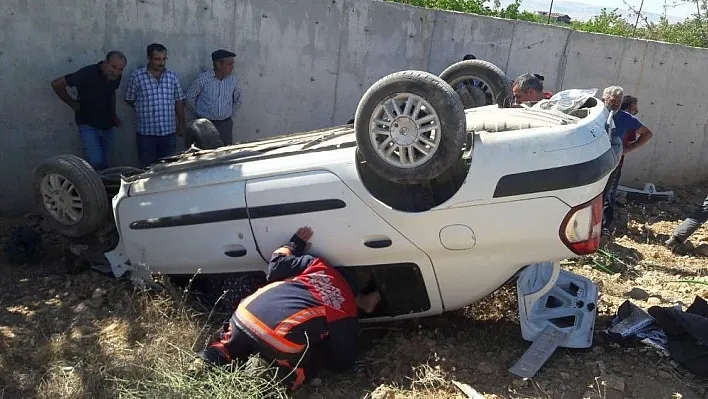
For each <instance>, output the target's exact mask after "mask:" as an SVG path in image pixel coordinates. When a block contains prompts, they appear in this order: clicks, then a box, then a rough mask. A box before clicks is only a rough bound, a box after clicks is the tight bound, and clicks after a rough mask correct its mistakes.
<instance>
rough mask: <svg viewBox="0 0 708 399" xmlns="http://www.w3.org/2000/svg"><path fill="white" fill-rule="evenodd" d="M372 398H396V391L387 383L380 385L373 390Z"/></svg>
mask: <svg viewBox="0 0 708 399" xmlns="http://www.w3.org/2000/svg"><path fill="white" fill-rule="evenodd" d="M371 399H396V392H395V391H394V390H393V389H391V388H389V387H387V386H385V385H379V386H378V387H377V388H376V389H375V390H374V392H371Z"/></svg>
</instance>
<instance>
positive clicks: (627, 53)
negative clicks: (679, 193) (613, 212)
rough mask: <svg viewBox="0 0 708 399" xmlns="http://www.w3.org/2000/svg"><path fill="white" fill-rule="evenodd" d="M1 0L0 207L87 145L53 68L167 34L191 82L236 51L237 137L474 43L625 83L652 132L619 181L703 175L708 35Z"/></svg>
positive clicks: (491, 56)
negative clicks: (690, 42)
mask: <svg viewBox="0 0 708 399" xmlns="http://www.w3.org/2000/svg"><path fill="white" fill-rule="evenodd" d="M42 4H44V3H43V2H36V1H31V0H4V1H2V2H0V24H1V25H0V26H3V31H4V34H3V35H0V70H2V71H3V73H2V75H1V76H0V88H1V90H2V94H3V95H2V99H3V101H2V106H1V107H0V145H2V148H3V151H2V153H1V154H0V170H1V171H2V173H0V210H2V211H24V210H30V209H32V207H33V204H32V203H31V195H30V193H31V171H32V169H33V168H34V166H35V165H36V164H37V163H38V162H39V161H41V160H42V159H43V158H46V157H48V156H51V155H54V154H58V153H66V152H70V153H75V154H77V155H80V154H81V147H80V142H79V139H78V135H77V133H76V127H75V125H74V122H73V115H72V112H71V110H70V109H69V108H68V107H67V106H66V105H64V104H63V103H62V102H61V101H60V100H59V99H58V98H56V96H55V95H54V93H53V92H52V89H51V87H50V85H49V83H50V81H51V80H52V79H53V78H55V77H57V76H60V75H62V74H66V73H69V72H72V71H74V70H76V69H78V68H80V67H82V66H84V65H86V64H88V63H94V62H96V61H98V60H100V59H101V58H102V57H103V56H104V54H105V53H106V52H107V51H109V50H112V49H120V50H122V51H124V52H125V53H126V54H127V56H128V59H129V60H128V61H129V63H128V68H127V69H126V71H125V75H124V76H125V77H124V79H123V84H122V85H121V88H120V95H121V96H122V92H123V90H124V89H125V83H126V81H127V75H129V74H130V73H131V72H132V71H133V70H134V69H135V68H137V67H138V66H140V65H141V64H143V63H144V62H145V47H146V46H147V45H148V44H149V43H151V42H159V43H162V44H164V45H165V46H166V47H167V48H168V53H169V61H168V66H169V67H170V68H172V69H173V70H174V71H176V72H177V73H178V74H179V75H180V78H181V81H182V84H183V86H185V89H186V87H187V86H188V85H189V84H190V83H191V81H192V79H193V78H194V77H195V76H196V74H197V73H198V72H200V71H202V70H204V69H207V68H209V67H210V59H209V54H210V53H211V51H213V50H214V49H215V48H219V47H224V48H227V49H232V50H234V51H235V52H236V53H238V57H237V58H236V71H235V74H236V76H237V77H238V79H239V80H240V82H241V85H242V87H243V96H244V103H243V106H242V108H241V109H240V111H239V112H238V114H237V115H236V116H235V129H234V132H235V136H236V139H237V140H245V139H255V138H259V137H266V136H270V135H274V134H280V133H287V132H293V131H303V130H309V129H315V128H320V127H326V126H331V125H334V124H341V123H345V122H346V121H347V120H349V119H350V118H352V117H353V114H354V111H355V109H356V106H357V103H358V100H359V97H360V96H361V94H362V93H363V92H364V91H365V90H366V89H367V88H368V87H369V85H371V84H372V83H373V82H374V81H375V80H377V79H379V78H380V77H382V76H384V75H386V74H388V73H391V72H395V71H398V70H401V69H423V70H429V71H430V72H432V73H440V72H441V71H442V70H443V69H444V68H445V67H447V66H448V65H449V64H451V63H453V62H456V61H458V60H460V59H461V57H462V56H463V55H464V54H466V53H473V54H475V55H476V56H477V57H478V58H482V59H486V60H489V61H491V62H493V63H495V64H497V65H498V66H500V67H501V68H502V69H503V70H505V71H506V72H507V74H508V75H509V78H513V77H516V76H518V75H519V74H521V73H523V72H526V71H532V72H539V73H542V74H544V75H545V76H546V86H547V88H548V89H550V90H553V91H557V90H560V89H565V88H572V87H597V88H599V89H600V90H601V89H602V88H604V87H605V86H607V85H610V84H619V85H622V86H624V87H625V89H626V92H627V94H633V95H636V96H638V97H639V98H640V101H641V102H640V114H639V117H640V118H641V119H642V120H643V121H644V122H645V123H646V124H647V125H648V126H649V127H650V128H652V129H653V131H654V132H655V139H654V140H653V141H652V142H651V143H650V144H648V145H647V147H646V148H643V149H642V150H641V151H638V152H637V153H635V154H631V155H630V156H629V157H628V159H627V160H626V163H625V171H624V172H623V182H624V183H625V184H636V185H638V186H640V187H641V186H642V185H643V182H644V181H653V182H655V183H665V184H672V185H680V184H687V183H691V182H694V181H696V180H698V179H702V178H705V177H706V175H707V174H708V172H706V163H708V157H706V156H705V155H706V154H705V153H706V150H707V149H708V143H707V142H706V137H707V129H708V113H706V112H705V109H706V102H705V100H704V99H705V98H706V91H708V86H707V85H706V84H705V83H704V81H705V80H704V79H703V77H704V76H705V72H704V67H702V66H705V65H708V51H705V50H700V49H694V48H687V47H681V46H672V45H667V44H663V43H656V42H645V41H637V40H630V39H621V38H616V37H611V36H604V35H594V34H586V33H581V32H573V31H571V30H568V29H562V28H557V27H550V26H544V25H538V24H531V23H526V22H515V21H508V20H501V19H496V18H488V17H479V16H472V15H465V14H459V13H450V12H441V11H432V10H424V9H418V8H413V7H407V6H402V5H399V4H392V3H382V2H378V1H366V0H326V1H325V0H114V1H108V0H63V1H61V2H59V3H57V4H56V5H51V6H50V7H45V6H44V5H42ZM118 112H119V115H120V116H121V117H122V119H123V121H124V127H122V128H120V129H118V131H117V141H116V144H115V147H114V151H113V153H112V154H111V157H112V162H114V163H120V164H135V163H137V154H136V151H135V134H134V131H133V127H134V118H133V115H132V112H131V110H130V108H128V107H127V106H125V105H124V104H122V103H121V104H120V107H119V111H118Z"/></svg>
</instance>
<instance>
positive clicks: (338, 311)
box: [200, 227, 381, 390]
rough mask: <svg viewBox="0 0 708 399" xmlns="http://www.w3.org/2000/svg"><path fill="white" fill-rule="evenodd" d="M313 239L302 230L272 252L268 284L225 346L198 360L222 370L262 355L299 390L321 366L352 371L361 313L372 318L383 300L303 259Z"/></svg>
mask: <svg viewBox="0 0 708 399" xmlns="http://www.w3.org/2000/svg"><path fill="white" fill-rule="evenodd" d="M311 236H312V230H311V229H310V228H309V227H301V228H300V229H298V231H297V232H296V233H295V235H293V236H292V238H291V239H290V242H289V243H287V244H285V245H283V246H282V247H280V248H278V249H276V250H275V252H273V255H272V256H271V259H270V264H269V266H268V275H267V277H266V278H267V281H268V284H267V285H266V286H265V287H263V288H261V289H259V290H258V291H256V292H255V293H253V294H252V295H250V296H249V297H247V298H245V299H244V300H243V301H241V303H240V304H238V307H237V309H236V311H235V312H234V313H233V315H232V317H231V319H230V320H229V321H228V323H225V329H224V332H223V334H222V336H221V339H219V340H218V341H215V342H212V343H211V344H210V345H209V346H208V347H207V348H206V350H204V351H202V352H201V353H200V356H201V358H202V359H204V360H205V361H207V362H208V363H210V364H213V365H224V364H227V363H230V362H231V361H232V360H245V359H246V358H248V356H250V355H251V354H254V353H258V354H259V355H260V356H261V357H262V358H263V359H264V360H267V361H269V362H270V361H275V362H276V363H277V364H278V365H279V366H280V368H281V370H282V371H283V372H284V373H285V374H287V373H291V375H292V376H294V378H293V379H294V381H293V383H292V385H291V388H292V389H293V390H295V389H297V388H299V387H300V386H301V385H302V384H303V383H304V382H305V380H306V378H311V374H312V371H313V370H314V369H316V368H317V366H318V364H317V361H316V359H318V358H322V357H324V358H327V360H328V363H329V366H330V367H331V368H332V369H334V370H344V369H347V368H348V367H350V366H352V364H353V363H354V360H355V355H356V336H357V333H358V331H359V319H358V309H361V310H363V311H364V312H366V313H371V312H373V311H374V310H375V308H376V306H377V305H378V303H379V301H380V300H381V295H380V294H379V293H378V291H375V290H374V291H373V292H370V293H366V294H363V293H361V290H360V289H359V284H358V282H357V280H358V278H357V277H358V276H357V274H356V273H353V272H350V271H349V270H346V268H334V267H332V266H330V265H329V264H327V262H326V261H325V260H323V259H321V258H318V257H315V256H312V255H305V254H304V251H305V248H306V247H307V245H308V244H307V241H308V240H309V238H310V237H311ZM367 277H368V276H364V280H366V279H367ZM363 283H364V284H363V285H367V284H366V283H367V281H364V282H363Z"/></svg>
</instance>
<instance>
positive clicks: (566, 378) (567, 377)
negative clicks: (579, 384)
mask: <svg viewBox="0 0 708 399" xmlns="http://www.w3.org/2000/svg"><path fill="white" fill-rule="evenodd" d="M560 376H561V378H562V379H564V380H568V379H570V373H566V372H565V371H561V372H560Z"/></svg>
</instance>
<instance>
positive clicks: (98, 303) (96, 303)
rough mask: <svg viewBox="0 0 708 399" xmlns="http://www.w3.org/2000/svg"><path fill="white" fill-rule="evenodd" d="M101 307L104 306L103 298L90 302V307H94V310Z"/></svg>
mask: <svg viewBox="0 0 708 399" xmlns="http://www.w3.org/2000/svg"><path fill="white" fill-rule="evenodd" d="M101 305H103V298H102V297H98V298H93V299H91V301H90V302H89V306H90V307H92V308H93V309H98V308H100V307H101Z"/></svg>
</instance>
